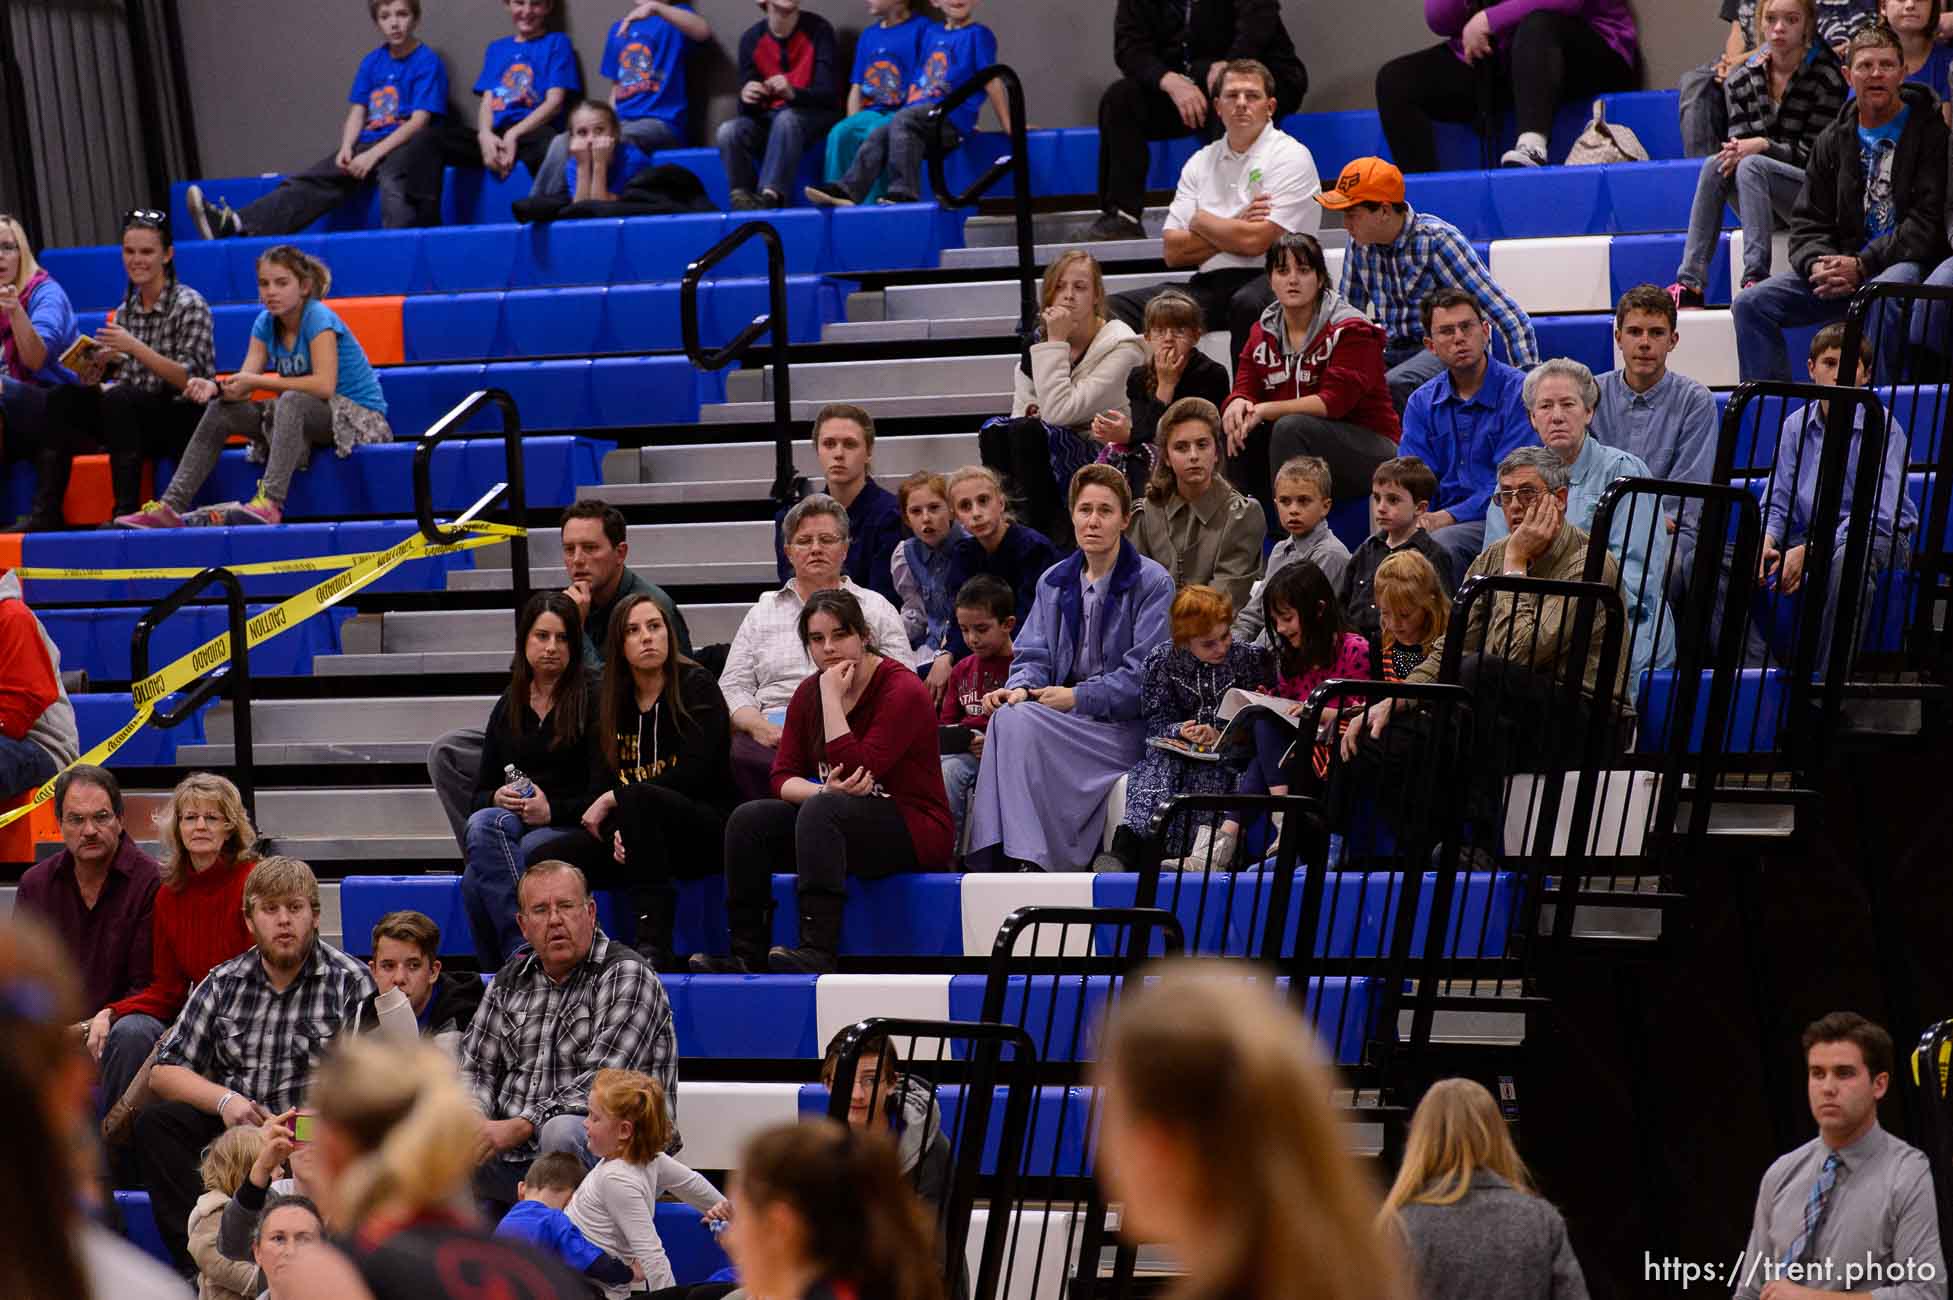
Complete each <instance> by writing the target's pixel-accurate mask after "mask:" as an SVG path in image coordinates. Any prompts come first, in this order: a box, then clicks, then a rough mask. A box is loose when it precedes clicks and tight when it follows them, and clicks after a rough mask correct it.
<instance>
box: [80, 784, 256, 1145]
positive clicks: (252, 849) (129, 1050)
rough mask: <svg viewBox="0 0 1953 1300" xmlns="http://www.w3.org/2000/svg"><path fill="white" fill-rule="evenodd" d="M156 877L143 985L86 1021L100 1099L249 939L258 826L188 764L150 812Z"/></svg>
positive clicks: (116, 1096) (109, 1096) (131, 1072)
mask: <svg viewBox="0 0 1953 1300" xmlns="http://www.w3.org/2000/svg"><path fill="white" fill-rule="evenodd" d="M157 827H158V829H159V830H160V831H161V832H162V841H163V863H162V867H163V872H162V875H163V887H162V888H161V889H159V890H157V891H156V922H155V924H156V937H155V951H154V959H153V967H152V972H151V975H150V980H149V987H148V988H145V989H141V990H139V991H137V992H135V993H132V994H130V995H129V996H128V997H126V998H124V999H122V1000H121V1001H120V1002H115V1003H111V1004H110V1005H108V1006H106V1007H104V1008H103V1009H102V1011H101V1013H100V1014H99V1015H97V1016H96V1017H95V1018H94V1019H93V1020H92V1021H90V1022H89V1024H88V1050H89V1052H90V1053H91V1054H92V1055H93V1056H94V1057H95V1058H96V1060H98V1061H100V1062H101V1078H102V1109H103V1110H104V1111H105V1112H106V1111H107V1110H108V1108H109V1107H111V1106H113V1105H115V1103H116V1102H117V1101H119V1100H121V1098H122V1094H123V1093H124V1092H125V1091H127V1090H128V1087H129V1082H130V1080H132V1079H134V1078H135V1077H136V1072H137V1071H138V1070H140V1069H141V1068H142V1063H143V1062H144V1061H146V1060H148V1059H149V1053H150V1050H151V1049H152V1048H154V1047H155V1046H156V1040H158V1039H159V1038H161V1037H162V1036H163V1031H164V1030H166V1029H168V1028H169V1026H170V1023H171V1022H172V1021H174V1020H175V1019H176V1013H177V1012H179V1011H181V1010H183V1004H184V1002H186V1001H187V1000H188V999H189V997H190V986H191V985H192V984H194V983H196V982H197V981H198V980H200V979H202V978H203V977H204V976H205V975H207V974H209V973H210V968H211V967H213V966H217V965H220V964H222V963H224V962H227V961H229V960H230V959H231V958H233V957H235V956H237V954H239V953H241V952H243V951H244V950H245V949H246V948H249V947H250V946H251V934H250V932H249V931H248V930H246V929H245V928H244V878H245V877H246V876H248V875H250V874H251V868H252V867H253V866H255V865H257V859H258V851H257V846H258V833H257V831H255V830H253V829H252V827H251V819H250V818H249V817H247V816H245V814H244V800H243V797H242V796H240V795H239V794H238V792H237V787H236V786H234V785H232V784H231V783H230V782H229V781H226V780H225V779H224V778H223V777H221V776H213V775H211V774H210V773H208V772H192V773H191V774H190V775H189V776H186V777H184V778H183V781H182V783H181V784H179V785H178V786H177V787H176V792H175V793H174V794H173V795H171V796H170V804H169V807H168V808H167V809H165V810H164V812H163V815H162V816H161V818H159V819H158V823H157Z"/></svg>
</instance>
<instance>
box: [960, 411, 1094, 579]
mask: <svg viewBox="0 0 1953 1300" xmlns="http://www.w3.org/2000/svg"><path fill="white" fill-rule="evenodd" d="M977 455H978V456H979V457H980V458H981V459H982V461H983V463H984V465H985V466H986V467H988V468H990V469H993V470H995V471H996V472H997V474H998V476H999V477H1001V478H1002V479H1003V480H1004V481H1005V482H1006V483H1008V484H1010V485H1011V488H1012V491H1013V497H1014V499H1013V501H1012V503H1011V506H1012V511H1013V513H1015V514H1016V516H1017V518H1018V521H1019V522H1020V523H1024V524H1028V525H1030V526H1031V527H1032V528H1035V529H1037V531H1039V532H1041V533H1043V534H1044V535H1045V536H1046V537H1049V538H1050V539H1051V541H1052V543H1053V545H1055V546H1057V547H1058V549H1059V550H1061V551H1068V550H1070V549H1072V540H1071V513H1070V512H1069V511H1067V510H1066V509H1065V492H1066V490H1067V489H1068V488H1069V487H1070V486H1071V485H1070V484H1068V483H1066V484H1061V483H1059V482H1058V479H1057V477H1056V476H1055V475H1054V474H1052V472H1051V435H1050V434H1049V433H1047V432H1045V428H1044V421H1043V420H1040V419H1038V418H1037V417H1036V416H1032V415H1027V416H1025V417H1024V418H1023V419H1021V420H1006V421H1004V422H1003V423H1001V424H993V425H990V426H989V427H988V428H985V429H980V430H978V431H977Z"/></svg>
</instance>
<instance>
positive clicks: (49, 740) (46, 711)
mask: <svg viewBox="0 0 1953 1300" xmlns="http://www.w3.org/2000/svg"><path fill="white" fill-rule="evenodd" d="M0 735H4V736H6V737H7V738H8V739H10V740H28V741H32V742H33V743H34V744H36V745H39V746H40V747H41V748H42V749H44V750H46V751H47V754H48V757H50V758H52V759H53V760H54V764H55V766H56V767H66V766H68V764H70V763H72V762H74V761H75V760H76V759H77V758H79V757H81V733H80V732H79V731H78V730H77V729H76V727H75V706H74V705H73V704H72V703H71V702H70V701H69V699H68V692H67V691H66V690H65V689H63V688H62V685H61V651H60V650H59V649H58V648H56V646H55V644H54V638H52V637H50V636H49V635H48V634H47V629H46V628H44V627H42V626H41V620H40V619H38V618H35V617H34V612H33V611H32V610H30V609H28V608H27V604H26V602H25V601H23V600H22V599H21V597H20V578H19V577H18V576H17V575H16V574H14V573H13V572H12V571H11V570H9V571H8V572H6V573H0Z"/></svg>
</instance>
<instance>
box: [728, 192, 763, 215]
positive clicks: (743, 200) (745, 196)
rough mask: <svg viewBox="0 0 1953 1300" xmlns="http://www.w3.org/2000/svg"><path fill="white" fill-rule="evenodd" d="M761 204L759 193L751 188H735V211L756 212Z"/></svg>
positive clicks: (733, 206)
mask: <svg viewBox="0 0 1953 1300" xmlns="http://www.w3.org/2000/svg"><path fill="white" fill-rule="evenodd" d="M761 206H762V205H761V203H760V200H759V195H757V194H755V193H753V192H752V191H751V190H734V191H733V192H732V210H733V211H734V212H754V211H757V210H758V209H759V208H760V207H761Z"/></svg>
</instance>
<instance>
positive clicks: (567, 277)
mask: <svg viewBox="0 0 1953 1300" xmlns="http://www.w3.org/2000/svg"><path fill="white" fill-rule="evenodd" d="M623 229H624V223H623V221H622V220H621V219H618V218H614V217H613V218H607V219H600V220H593V221H551V222H544V223H541V224H538V225H534V226H530V227H529V228H528V229H526V230H524V231H523V237H522V238H520V239H518V240H517V241H516V244H515V249H516V259H515V269H514V270H513V271H512V272H511V273H510V276H509V281H508V283H509V285H510V287H512V288H527V287H529V286H532V285H544V284H605V283H608V282H609V280H610V279H611V272H612V270H613V269H614V268H615V267H616V265H617V252H618V246H619V242H620V241H621V239H622V237H623ZM556 350H557V351H566V350H567V349H556Z"/></svg>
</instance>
